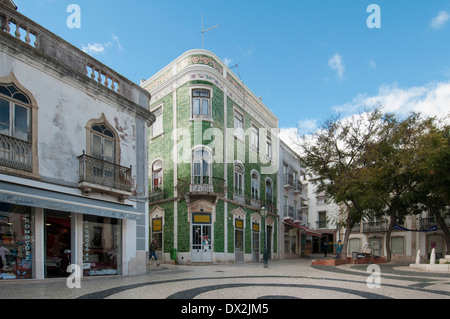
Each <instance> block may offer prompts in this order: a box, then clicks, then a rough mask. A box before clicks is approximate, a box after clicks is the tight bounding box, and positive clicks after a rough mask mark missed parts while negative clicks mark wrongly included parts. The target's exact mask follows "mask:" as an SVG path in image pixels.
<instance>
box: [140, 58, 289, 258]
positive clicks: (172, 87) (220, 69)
mask: <svg viewBox="0 0 450 319" xmlns="http://www.w3.org/2000/svg"><path fill="white" fill-rule="evenodd" d="M230 74H231V71H230V70H229V69H228V68H227V67H226V66H225V65H224V64H223V63H222V62H219V59H218V58H217V57H216V56H215V55H213V54H212V53H210V52H208V51H204V50H195V51H189V52H186V53H185V54H184V55H182V56H181V57H180V58H178V59H176V60H175V61H173V62H172V63H171V64H170V65H169V66H167V67H166V68H165V69H163V70H162V71H160V72H159V73H158V74H156V75H155V76H154V77H152V78H151V79H149V80H148V81H146V82H145V83H143V84H142V87H144V88H145V89H147V90H149V91H150V92H151V94H152V96H153V99H152V104H151V105H150V110H151V111H153V112H155V111H156V114H158V112H157V111H158V110H160V108H161V107H162V112H160V113H159V114H162V115H161V116H162V132H161V134H157V136H154V134H153V132H152V129H153V127H152V128H150V130H149V174H150V177H149V189H150V193H151V194H152V196H150V203H149V205H150V207H149V211H150V219H149V220H150V224H149V234H150V236H149V238H150V239H151V238H152V237H153V238H162V243H160V244H159V245H160V246H161V249H162V250H161V252H160V256H161V257H162V258H163V259H164V260H168V259H169V256H170V252H171V250H172V249H174V248H175V249H177V261H178V262H180V263H186V262H229V261H232V262H233V261H260V260H261V259H262V253H263V251H264V244H265V230H266V226H268V229H269V232H270V233H271V238H270V240H269V241H268V245H269V248H270V250H271V251H270V253H271V257H272V258H277V256H278V242H279V238H278V236H279V235H278V223H279V222H280V221H279V216H278V212H277V210H276V206H277V205H276V203H277V198H276V196H277V191H276V190H277V186H278V185H277V176H276V174H277V172H276V170H273V169H272V170H271V169H268V168H270V167H272V166H273V167H277V165H278V164H277V163H275V162H276V156H273V157H272V161H270V160H268V158H267V157H266V158H264V156H265V153H264V152H265V151H266V145H265V144H264V143H265V141H266V135H267V136H272V135H271V134H273V133H272V131H273V129H276V128H277V126H278V119H277V118H276V117H275V116H274V115H273V114H272V113H271V112H270V111H269V110H268V108H267V107H265V106H264V105H263V104H262V102H261V101H260V100H259V99H257V98H256V97H255V96H254V95H253V93H251V92H250V91H249V90H248V89H247V88H246V87H245V85H243V84H242V83H241V82H240V81H238V80H236V79H235V78H233V77H232V76H231V75H230ZM230 79H232V80H230ZM197 89H199V90H204V91H205V92H208V94H209V97H208V98H206V99H207V100H208V103H209V104H208V105H209V107H210V108H209V112H208V114H207V115H205V114H203V113H202V116H197V115H193V112H194V111H193V108H194V106H193V104H194V102H193V99H194V98H193V94H194V93H193V92H194V90H197ZM202 103H203V102H202ZM202 112H203V111H202ZM235 112H238V113H239V114H241V115H243V125H244V131H245V132H246V134H245V137H244V141H242V140H241V139H238V138H236V137H235V136H234V125H235V124H234V121H235V119H234V117H235V115H234V114H235ZM252 125H255V126H256V127H258V128H259V129H260V130H259V135H260V136H259V139H260V143H259V145H260V147H259V148H260V152H259V154H258V153H257V151H256V150H255V149H253V148H251V146H250V143H251V141H250V139H251V134H250V132H251V128H252ZM263 135H264V137H263ZM177 136H178V138H177ZM273 143H274V145H273V150H274V151H273V152H274V153H276V149H277V146H276V138H275V137H274V138H273ZM203 146H204V150H206V152H209V153H210V154H211V156H212V163H209V164H204V162H202V163H203V164H198V165H202V166H201V167H202V168H205V167H207V168H210V167H212V169H211V170H212V173H211V174H207V173H202V174H203V175H202V176H205V175H206V176H207V179H201V180H202V181H205V180H206V181H207V182H206V183H202V182H200V183H197V180H196V179H193V177H192V174H193V171H194V167H193V165H194V164H193V162H192V154H193V151H194V150H195V149H200V148H201V147H203ZM202 154H204V153H202ZM275 155H276V154H275ZM255 158H256V160H255ZM261 159H263V160H261ZM235 160H240V162H241V163H242V165H243V167H244V174H243V189H244V193H243V195H244V196H241V197H240V198H241V200H240V201H238V200H236V199H235V198H234V195H233V193H234V183H235V181H234V170H235V163H234V161H235ZM155 161H162V165H163V167H162V187H160V186H158V187H155V184H154V183H155V182H154V175H153V173H152V170H153V164H154V163H155ZM199 167H200V166H199ZM264 167H266V169H264ZM253 171H256V172H257V173H258V174H259V190H258V195H259V196H258V201H253V202H252V201H251V197H252V181H251V173H252V172H253ZM158 176H160V175H158ZM266 183H269V184H270V185H271V187H272V192H271V194H272V198H270V199H268V198H265V197H266ZM199 184H201V185H199ZM204 184H210V185H211V186H209V185H204ZM224 186H225V187H224ZM209 187H211V188H209ZM268 187H270V186H268ZM161 188H162V189H163V192H161V190H160V189H161ZM152 192H153V193H152ZM153 195H155V196H153ZM267 197H268V195H267ZM271 203H273V207H274V208H273V209H270V212H269V213H268V216H267V218H266V219H264V218H261V217H260V215H261V214H260V208H261V207H262V206H266V207H268V206H267V205H266V204H269V206H270V205H271ZM270 207H272V206H270ZM205 213H210V215H207V217H205V218H206V219H202V220H201V221H200V222H199V220H200V219H197V215H196V214H203V215H204V214H205ZM193 214H194V215H195V217H194V215H193ZM203 215H202V216H203ZM208 216H209V217H208ZM155 218H161V219H162V229H161V231H159V230H158V229H157V230H156V231H155V230H154V229H153V228H152V227H153V222H152V220H154V219H155ZM199 218H203V217H199ZM208 218H210V219H208ZM194 219H195V220H194ZM236 220H237V222H236ZM241 220H242V221H243V223H241ZM197 223H198V225H197ZM254 223H256V224H258V226H255V229H256V230H254V227H253V224H254ZM202 225H205V226H204V227H203V226H202ZM236 225H238V226H236ZM240 225H242V229H241V228H240V227H241V226H240ZM194 226H199V227H194ZM200 226H202V227H200ZM235 226H236V227H237V229H238V231H236V229H235V228H236V227H235ZM158 232H159V233H161V232H162V236H161V235H160V236H159V237H157V236H154V235H155V233H158ZM197 233H201V234H202V235H201V236H197ZM241 234H242V240H240V238H241ZM196 236H197V237H196ZM236 236H238V238H236ZM258 237H259V240H258ZM199 238H200V239H201V240H202V241H204V240H205V239H206V241H205V242H202V243H201V244H199V245H198V246H195V244H196V242H195V241H196V240H199ZM236 241H238V243H236ZM258 241H259V247H257V249H255V247H254V246H255V243H258ZM242 243H243V251H242V252H241V251H239V252H238V253H236V252H235V251H236V249H237V248H236V246H241V247H242ZM199 248H200V249H199ZM254 250H257V251H259V255H258V254H254Z"/></svg>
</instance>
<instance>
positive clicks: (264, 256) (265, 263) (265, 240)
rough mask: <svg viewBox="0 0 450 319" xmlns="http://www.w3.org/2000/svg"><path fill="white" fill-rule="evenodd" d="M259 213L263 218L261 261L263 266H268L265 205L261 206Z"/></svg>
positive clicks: (266, 211)
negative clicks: (262, 252)
mask: <svg viewBox="0 0 450 319" xmlns="http://www.w3.org/2000/svg"><path fill="white" fill-rule="evenodd" d="M259 213H260V214H261V217H262V218H264V254H263V262H264V268H268V267H269V256H268V253H267V228H266V217H267V213H268V210H267V208H266V207H265V206H263V207H261V209H260V211H259Z"/></svg>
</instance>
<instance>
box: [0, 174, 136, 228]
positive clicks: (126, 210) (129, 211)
mask: <svg viewBox="0 0 450 319" xmlns="http://www.w3.org/2000/svg"><path fill="white" fill-rule="evenodd" d="M0 202H6V203H10V204H15V205H23V206H30V207H40V208H44V209H51V210H57V211H65V212H72V213H80V214H88V215H94V216H101V217H110V218H117V219H132V220H136V219H139V218H141V216H143V215H144V213H142V212H138V211H137V210H136V208H135V207H134V206H132V205H126V204H118V203H113V202H109V201H102V200H98V199H95V198H88V197H86V196H77V195H73V194H66V193H60V192H56V191H51V190H47V189H42V188H35V187H29V186H24V185H18V184H13V183H6V182H1V181H0Z"/></svg>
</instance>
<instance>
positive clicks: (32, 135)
mask: <svg viewBox="0 0 450 319" xmlns="http://www.w3.org/2000/svg"><path fill="white" fill-rule="evenodd" d="M0 80H1V81H2V82H3V83H2V84H0V163H1V164H0V165H1V166H5V167H8V168H12V169H17V170H20V171H23V172H28V173H32V174H34V173H37V171H38V151H37V148H38V146H37V126H36V125H33V123H37V104H36V101H35V100H34V99H33V96H32V95H31V93H30V92H28V91H27V90H26V89H25V88H22V87H21V85H20V84H19V83H18V81H17V79H16V78H15V76H14V74H13V73H11V74H10V75H9V76H7V77H6V78H2V79H0Z"/></svg>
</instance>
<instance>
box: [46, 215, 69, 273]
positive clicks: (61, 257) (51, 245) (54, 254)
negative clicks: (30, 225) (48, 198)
mask: <svg viewBox="0 0 450 319" xmlns="http://www.w3.org/2000/svg"><path fill="white" fill-rule="evenodd" d="M70 219H71V218H70V214H69V213H66V212H58V211H52V210H45V223H44V225H45V230H44V232H45V277H46V278H59V277H67V276H68V275H69V274H68V273H67V267H68V266H69V265H70V263H71V260H70V259H71V244H72V243H71V220H70Z"/></svg>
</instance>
